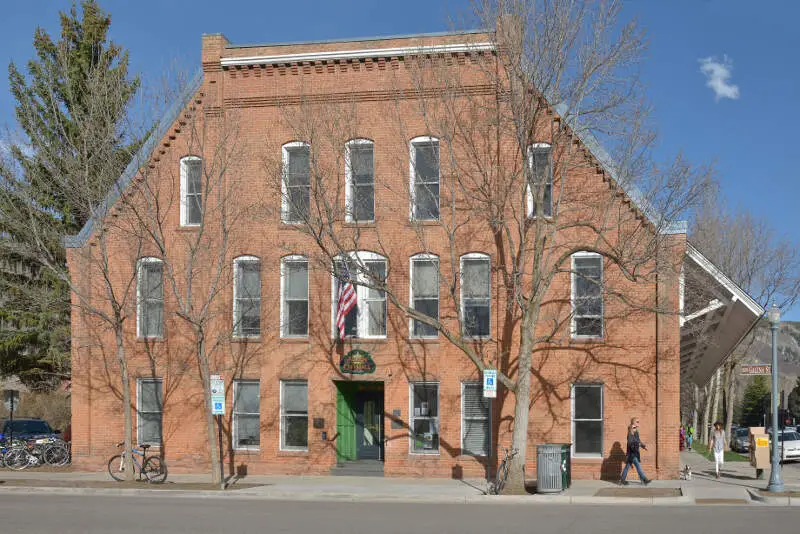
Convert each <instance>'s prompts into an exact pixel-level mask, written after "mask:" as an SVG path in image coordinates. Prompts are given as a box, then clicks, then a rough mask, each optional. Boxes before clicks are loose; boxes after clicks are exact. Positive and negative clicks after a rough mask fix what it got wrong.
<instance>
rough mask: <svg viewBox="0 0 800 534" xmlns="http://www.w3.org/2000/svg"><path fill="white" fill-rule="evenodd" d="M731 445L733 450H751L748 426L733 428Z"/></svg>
mask: <svg viewBox="0 0 800 534" xmlns="http://www.w3.org/2000/svg"><path fill="white" fill-rule="evenodd" d="M730 445H731V450H733V451H736V452H748V451H749V450H750V431H749V430H748V429H747V428H737V429H735V430H731V439H730Z"/></svg>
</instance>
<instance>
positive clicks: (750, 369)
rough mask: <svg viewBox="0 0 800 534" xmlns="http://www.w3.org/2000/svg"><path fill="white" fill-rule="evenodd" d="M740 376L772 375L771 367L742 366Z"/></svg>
mask: <svg viewBox="0 0 800 534" xmlns="http://www.w3.org/2000/svg"><path fill="white" fill-rule="evenodd" d="M742 374H743V375H750V376H754V375H767V376H769V375H771V374H772V366H771V365H742Z"/></svg>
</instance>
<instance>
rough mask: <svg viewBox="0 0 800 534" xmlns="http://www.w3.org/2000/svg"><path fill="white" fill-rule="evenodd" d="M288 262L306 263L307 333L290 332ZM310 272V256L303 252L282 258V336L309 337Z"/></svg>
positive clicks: (293, 337)
mask: <svg viewBox="0 0 800 534" xmlns="http://www.w3.org/2000/svg"><path fill="white" fill-rule="evenodd" d="M287 263H305V264H306V310H307V311H306V333H305V334H302V335H301V334H294V335H290V334H289V333H288V313H289V312H288V309H287V306H286V300H287V299H286V293H285V291H286V264H287ZM309 278H310V273H309V271H308V258H306V257H305V256H303V255H301V254H293V255H291V256H284V257H283V258H281V310H280V317H281V324H280V327H281V337H282V338H290V339H305V338H307V337H308V322H309V315H310V313H311V308H310V302H309V292H310V291H311V288H310V287H309V285H308V284H309V282H310V280H309Z"/></svg>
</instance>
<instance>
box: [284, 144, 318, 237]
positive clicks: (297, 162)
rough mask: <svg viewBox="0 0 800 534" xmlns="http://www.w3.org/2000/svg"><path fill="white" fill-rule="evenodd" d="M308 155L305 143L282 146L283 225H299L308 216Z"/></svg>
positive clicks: (307, 147) (309, 162)
mask: <svg viewBox="0 0 800 534" xmlns="http://www.w3.org/2000/svg"><path fill="white" fill-rule="evenodd" d="M310 153H311V149H310V147H309V146H308V144H307V143H302V142H292V143H287V144H285V145H283V184H282V188H281V191H282V199H281V220H282V221H283V222H285V223H301V222H303V221H305V220H306V217H307V216H308V209H309V205H310V202H311V160H310Z"/></svg>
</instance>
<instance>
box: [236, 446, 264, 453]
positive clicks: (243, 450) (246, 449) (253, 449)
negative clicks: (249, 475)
mask: <svg viewBox="0 0 800 534" xmlns="http://www.w3.org/2000/svg"><path fill="white" fill-rule="evenodd" d="M233 452H238V453H243V454H253V453H260V452H261V449H260V448H259V447H241V448H237V447H234V448H233Z"/></svg>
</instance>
